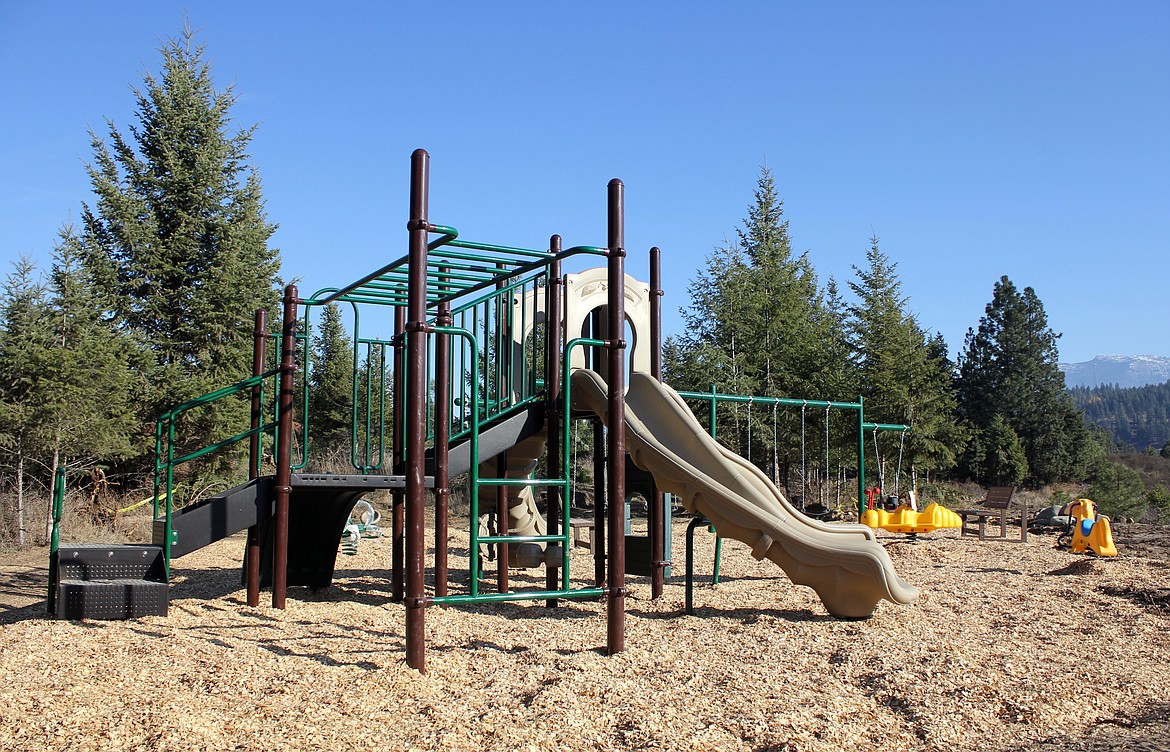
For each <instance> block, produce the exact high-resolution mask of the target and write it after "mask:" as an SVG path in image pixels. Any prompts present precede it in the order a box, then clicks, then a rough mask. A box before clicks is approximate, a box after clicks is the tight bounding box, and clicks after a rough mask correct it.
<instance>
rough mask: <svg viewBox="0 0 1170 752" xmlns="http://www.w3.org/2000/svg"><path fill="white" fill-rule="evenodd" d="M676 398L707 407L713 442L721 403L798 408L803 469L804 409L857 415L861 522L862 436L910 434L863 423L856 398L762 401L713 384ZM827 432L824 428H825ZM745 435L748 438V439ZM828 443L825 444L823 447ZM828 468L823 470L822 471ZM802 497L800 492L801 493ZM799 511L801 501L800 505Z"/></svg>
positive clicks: (905, 428)
mask: <svg viewBox="0 0 1170 752" xmlns="http://www.w3.org/2000/svg"><path fill="white" fill-rule="evenodd" d="M679 396H680V397H682V398H683V399H686V400H695V401H701V402H705V403H707V426H708V429H707V430H708V432H709V433H710V434H711V438H713V439H717V438H718V435H717V424H718V420H717V409H718V406H719V405H720V404H721V403H730V404H746V405H748V406H749V409H750V407H751V405H770V406H773V407H799V408H801V454H800V456H801V463H802V466H803V463H804V457H805V451H804V445H803V444H804V442H803V439H804V413H805V410H807V408H810V407H813V408H823V409H824V410H825V411H826V414H827V413H828V412H830V411H832V410H847V411H848V410H852V411H854V412H856V413H857V443H856V444H855V446H856V449H857V453H856V459H857V515H858V519H860V518H861V515H862V513H863V512H865V509H866V500H865V436H866V432H867V431H873V432H875V436H876V433H877V432H884V431H900V432H901V433H902V436H903V440H904V438H905V434H906V432H907V431H909V430H910V428H911V427H910V426H908V425H903V424H901V423H870V422H867V421H866V420H865V398H864V397H863V396H861V395H858V397H857V401H856V402H838V401H835V400H834V401H828V400H810V399H795V398H792V397H765V396H762V395H742V394H725V393H721V392H719V390H718V389H717V388H716V385H715V384H712V385H711V389H710V391H708V392H679ZM826 430H827V426H826ZM750 435H751V434H750V431H749V436H750ZM827 443H828V442H826V445H827ZM827 470H828V468H827V467H826V471H827ZM801 482H802V483H803V482H804V472H803V467H802V473H801ZM802 497H803V492H802ZM801 506H802V508H803V506H804V505H803V499H802V504H801Z"/></svg>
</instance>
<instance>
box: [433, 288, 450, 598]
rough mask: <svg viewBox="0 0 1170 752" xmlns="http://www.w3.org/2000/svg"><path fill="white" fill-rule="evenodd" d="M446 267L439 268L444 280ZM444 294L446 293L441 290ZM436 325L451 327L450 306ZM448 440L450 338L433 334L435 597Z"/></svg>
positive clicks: (442, 549) (442, 555) (440, 572)
mask: <svg viewBox="0 0 1170 752" xmlns="http://www.w3.org/2000/svg"><path fill="white" fill-rule="evenodd" d="M445 271H447V269H446V268H445V267H443V268H440V269H439V275H440V277H439V278H440V280H443V276H442V274H443V272H445ZM443 292H446V289H445V288H444V290H443ZM437 321H438V324H439V326H451V303H450V302H448V301H443V302H442V303H439V312H438V316H437ZM450 437H451V335H449V334H437V335H435V595H437V596H444V595H446V594H447V538H448V522H449V520H448V517H449V514H450V507H451V476H450V473H448V471H447V464H448V456H449V454H448V450H449V447H448V443H449V442H450Z"/></svg>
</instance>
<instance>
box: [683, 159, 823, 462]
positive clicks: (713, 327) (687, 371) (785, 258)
mask: <svg viewBox="0 0 1170 752" xmlns="http://www.w3.org/2000/svg"><path fill="white" fill-rule="evenodd" d="M689 292H690V298H691V304H690V306H689V307H687V308H684V309H682V311H681V312H682V315H683V319H684V321H685V322H686V325H687V330H686V334H685V335H683V336H682V337H680V338H675V339H672V340H671V341H669V342H668V343H667V346H666V347H665V348H664V361H665V370H666V371H667V373H669V374H670V380H671V381H672V383H673V384H674V386H675V387H676V388H680V389H693V390H699V391H706V390H707V389H709V388H710V385H711V384H714V385H715V386H716V388H717V389H718V390H719V391H722V392H728V393H732V394H740V395H753V394H754V395H766V396H797V395H808V396H809V397H810V398H811V397H815V396H816V395H817V394H820V393H821V390H822V389H823V388H825V387H826V386H827V382H828V381H829V379H828V378H824V381H822V378H823V375H825V376H828V374H826V369H825V368H824V364H825V358H826V357H827V354H826V350H825V347H826V343H828V342H831V338H830V337H829V333H830V331H831V317H830V316H829V315H828V314H827V313H826V311H825V308H824V305H823V300H822V298H821V294H820V291H819V289H818V283H817V276H816V272H815V271H814V270H813V267H812V264H811V263H810V261H809V259H808V256H807V254H802V255H799V256H796V255H794V254H793V252H792V246H791V240H790V238H789V233H788V221H787V220H785V219H784V205H783V202H782V201H781V200H780V198H779V196H778V194H777V192H776V184H775V179H774V178H773V176H772V172H771V170H769V169H768V168H767V167H763V168H761V170H760V175H759V178H758V180H757V184H756V191H755V201H754V203H753V205H752V206H751V207H749V209H748V216H747V218H746V219H745V221H744V226H743V228H742V229H737V230H736V240H735V242H733V243H729V244H727V245H725V246H723V247H720V248H717V249H716V250H715V252H714V254H713V255H712V256H711V257H710V258H709V259H708V260H707V269H706V272H705V273H704V274H702V275H700V276H699V277H698V278H697V279H696V280H695V281H693V282H692V283H691V286H690V290H689ZM838 398H839V397H838ZM758 415H759V413H758V412H757V414H756V415H755V416H753V418H752V420H751V421H750V424H749V421H748V418H747V410H746V409H745V408H743V407H742V406H738V405H725V406H721V407H720V414H719V421H720V426H719V430H718V433H719V436H720V437H721V438H722V439H724V440H726V441H728V443H730V444H731V445H732V446H733V447H735V448H736V449H738V450H739V451H740V452H741V453H744V452H746V449H747V443H748V435H747V431H748V430H749V425H750V430H751V431H752V437H751V443H752V444H753V448H754V450H753V452H752V454H753V457H752V459H753V460H754V461H757V462H760V460H761V458H763V457H765V456H769V455H770V460H769V461H768V462H766V463H763V462H761V463H760V464H767V465H770V466H771V467H772V469H773V472H774V476H773V477H777V476H778V474H779V471H780V468H781V467H782V466H786V465H788V464H790V463H792V462H794V461H796V460H797V459H798V457H799V447H800V443H799V422H798V420H799V419H798V418H797V419H796V420H787V419H786V420H785V421H784V430H783V431H778V432H777V434H778V435H777V437H776V438H777V439H778V440H777V441H775V442H774V441H773V431H772V425H771V421H770V420H768V421H764V420H759V418H758ZM755 447H759V449H755ZM779 447H789V448H790V449H788V450H787V451H786V452H784V453H783V454H782V453H781V452H780V450H779Z"/></svg>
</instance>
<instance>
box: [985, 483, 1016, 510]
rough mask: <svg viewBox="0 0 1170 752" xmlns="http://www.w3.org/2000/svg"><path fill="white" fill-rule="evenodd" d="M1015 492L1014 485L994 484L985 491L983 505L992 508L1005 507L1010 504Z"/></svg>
mask: <svg viewBox="0 0 1170 752" xmlns="http://www.w3.org/2000/svg"><path fill="white" fill-rule="evenodd" d="M1015 493H1016V489H1015V486H995V487H993V488H991V489H989V490H988V491H987V497H986V498H985V499H983V506H985V507H991V508H993V509H1007V508H1008V507H1009V506H1011V503H1012V496H1013V495H1014V494H1015Z"/></svg>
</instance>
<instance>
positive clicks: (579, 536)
mask: <svg viewBox="0 0 1170 752" xmlns="http://www.w3.org/2000/svg"><path fill="white" fill-rule="evenodd" d="M569 530H571V531H572V533H573V548H587V549H589V553H593V520H587V519H582V518H578V517H574V518H572V519H570V520H569Z"/></svg>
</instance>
